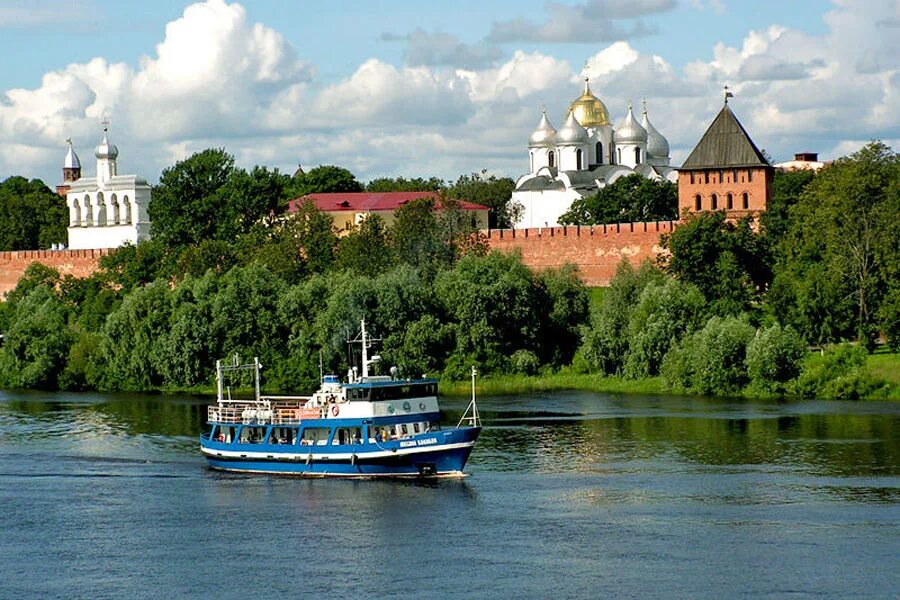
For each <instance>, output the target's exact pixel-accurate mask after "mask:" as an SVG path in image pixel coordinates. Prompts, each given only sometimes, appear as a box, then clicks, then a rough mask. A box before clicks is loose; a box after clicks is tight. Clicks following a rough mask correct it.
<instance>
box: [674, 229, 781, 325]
mask: <svg viewBox="0 0 900 600" xmlns="http://www.w3.org/2000/svg"><path fill="white" fill-rule="evenodd" d="M663 246H664V247H665V248H666V249H667V250H668V251H669V254H668V255H667V256H665V257H664V258H663V260H662V262H663V265H664V268H665V269H666V271H668V272H669V273H670V274H672V275H674V276H675V277H677V278H678V279H681V280H682V281H686V282H688V283H692V284H694V285H696V286H697V287H698V288H699V289H700V291H701V292H702V293H703V295H704V296H705V297H706V299H707V300H708V301H709V302H710V306H711V309H712V310H713V312H715V313H717V314H721V315H728V314H738V313H740V312H743V311H746V310H749V309H750V308H751V307H752V306H753V305H754V303H755V302H756V301H757V300H758V299H759V297H760V294H761V293H762V291H763V290H764V289H765V288H766V287H767V285H768V283H769V282H770V281H771V278H772V273H771V271H770V269H769V265H770V264H771V261H770V260H769V258H768V255H769V249H768V245H767V243H766V240H765V239H764V238H762V237H761V236H759V235H757V234H755V233H754V232H753V231H752V229H751V228H750V221H749V220H748V219H743V220H741V221H739V222H738V223H736V224H735V223H731V222H728V221H726V220H725V213H724V212H721V211H719V212H709V213H699V214H692V215H689V216H688V217H687V218H686V219H685V222H684V223H683V224H682V225H681V226H679V227H678V228H677V229H675V231H673V232H672V233H671V234H669V235H667V236H663Z"/></svg>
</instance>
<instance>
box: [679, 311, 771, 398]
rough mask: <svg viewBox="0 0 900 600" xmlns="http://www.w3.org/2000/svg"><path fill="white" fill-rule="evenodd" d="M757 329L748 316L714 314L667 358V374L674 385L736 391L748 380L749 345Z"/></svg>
mask: <svg viewBox="0 0 900 600" xmlns="http://www.w3.org/2000/svg"><path fill="white" fill-rule="evenodd" d="M754 331H755V330H754V329H753V327H752V326H751V325H750V324H749V323H748V322H747V320H746V318H745V317H712V318H711V319H709V321H707V322H706V325H705V326H704V327H703V329H701V330H700V331H697V332H695V333H693V334H691V335H689V336H688V337H686V338H685V340H684V342H683V344H682V345H681V347H680V348H677V347H676V349H674V352H675V354H673V355H672V357H671V358H668V357H667V358H668V359H667V360H664V363H665V367H664V370H663V373H664V374H665V375H666V378H667V380H668V381H669V384H670V385H673V386H680V387H684V388H685V389H691V390H693V391H696V392H699V393H701V394H718V395H727V394H734V393H736V392H738V391H740V390H741V389H742V388H743V387H744V386H745V385H746V383H747V368H746V365H745V359H746V353H747V344H748V343H749V342H750V340H751V339H752V338H753V334H754ZM670 352H672V351H670Z"/></svg>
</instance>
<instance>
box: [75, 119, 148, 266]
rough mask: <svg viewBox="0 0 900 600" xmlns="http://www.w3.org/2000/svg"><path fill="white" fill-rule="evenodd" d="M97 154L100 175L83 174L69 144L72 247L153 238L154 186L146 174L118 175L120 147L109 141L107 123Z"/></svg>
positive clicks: (110, 244)
mask: <svg viewBox="0 0 900 600" xmlns="http://www.w3.org/2000/svg"><path fill="white" fill-rule="evenodd" d="M94 155H95V156H96V157H97V176H96V177H81V176H80V175H81V162H80V161H79V160H78V156H77V155H76V154H75V152H74V150H73V149H72V145H71V142H70V143H69V151H68V153H67V154H66V159H65V163H64V167H63V173H64V179H65V180H67V182H68V181H70V180H72V179H74V181H71V183H69V184H68V191H67V192H66V205H67V206H68V207H69V248H72V249H92V248H117V247H119V246H121V245H122V244H125V243H126V242H131V243H132V244H137V243H138V242H140V241H143V240H146V239H150V217H149V215H148V214H147V207H148V206H149V204H150V185H149V184H148V183H147V181H146V180H145V179H144V178H142V177H138V176H136V175H119V174H118V170H117V166H116V158H117V157H118V156H119V150H118V148H116V147H115V146H114V145H113V144H110V143H109V138H108V135H107V128H106V126H105V125H104V128H103V141H101V142H100V145H99V146H97V150H96V151H95V153H94ZM76 165H77V173H76V172H74V171H75V166H76ZM76 174H77V179H76V178H74V177H73V176H74V175H76Z"/></svg>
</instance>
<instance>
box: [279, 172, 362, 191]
mask: <svg viewBox="0 0 900 600" xmlns="http://www.w3.org/2000/svg"><path fill="white" fill-rule="evenodd" d="M361 191H363V186H362V184H361V183H360V182H359V181H357V180H356V176H355V175H354V174H353V173H351V172H350V171H348V170H347V169H345V168H343V167H336V166H334V165H323V166H321V167H315V168H314V169H310V170H309V171H307V172H305V173H298V174H297V175H295V176H294V177H293V179H291V182H290V184H289V186H288V195H289V196H290V197H291V198H299V197H300V196H305V195H307V194H322V193H333V192H361Z"/></svg>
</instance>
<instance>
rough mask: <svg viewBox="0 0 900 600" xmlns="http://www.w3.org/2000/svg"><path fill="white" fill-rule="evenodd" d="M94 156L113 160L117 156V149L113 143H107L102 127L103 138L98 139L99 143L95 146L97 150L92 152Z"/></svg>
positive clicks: (107, 139) (104, 130)
mask: <svg viewBox="0 0 900 600" xmlns="http://www.w3.org/2000/svg"><path fill="white" fill-rule="evenodd" d="M94 156H96V157H97V158H109V159H113V160H115V158H116V157H117V156H119V149H118V148H116V146H115V144H110V143H109V138H108V137H107V135H106V129H105V128H104V129H103V139H102V140H101V141H100V145H99V146H97V150H96V151H95V152H94Z"/></svg>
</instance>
